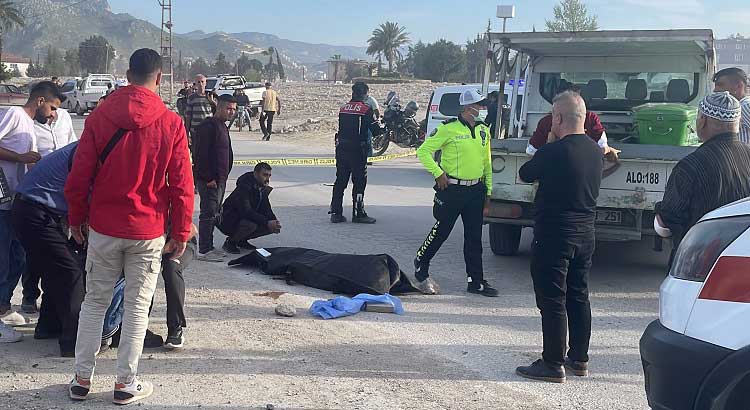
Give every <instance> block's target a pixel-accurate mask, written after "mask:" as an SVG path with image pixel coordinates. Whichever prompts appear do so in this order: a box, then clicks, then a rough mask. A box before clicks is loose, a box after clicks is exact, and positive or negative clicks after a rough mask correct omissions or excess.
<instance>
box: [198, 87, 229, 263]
mask: <svg viewBox="0 0 750 410" xmlns="http://www.w3.org/2000/svg"><path fill="white" fill-rule="evenodd" d="M236 110H237V100H235V98H234V97H233V96H231V95H222V96H221V97H219V103H218V105H217V107H216V114H215V115H214V116H213V117H208V118H206V119H205V120H203V122H201V123H200V125H198V126H197V127H196V128H195V135H194V139H193V164H194V173H195V187H196V188H197V189H198V194H199V195H200V198H201V201H200V207H201V210H200V215H199V216H198V221H199V222H198V260H202V261H206V262H221V261H222V260H223V258H224V255H223V254H222V253H221V252H219V251H218V250H216V249H214V225H215V222H216V215H217V214H218V213H219V210H220V209H221V202H222V200H223V199H224V191H225V190H226V184H227V178H228V177H229V172H230V171H231V170H232V161H233V154H232V141H231V139H230V138H229V128H227V125H226V122H227V121H229V120H231V119H232V118H234V112H235V111H236Z"/></svg>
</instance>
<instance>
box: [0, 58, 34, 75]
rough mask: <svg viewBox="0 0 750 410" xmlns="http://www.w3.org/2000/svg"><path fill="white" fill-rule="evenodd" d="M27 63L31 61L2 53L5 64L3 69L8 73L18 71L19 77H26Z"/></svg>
mask: <svg viewBox="0 0 750 410" xmlns="http://www.w3.org/2000/svg"><path fill="white" fill-rule="evenodd" d="M29 61H31V60H29V59H28V58H23V57H19V56H17V55H14V54H10V53H3V64H5V68H6V69H7V70H8V71H10V72H13V71H14V70H15V69H18V72H19V73H21V77H27V75H26V71H27V70H28V69H29Z"/></svg>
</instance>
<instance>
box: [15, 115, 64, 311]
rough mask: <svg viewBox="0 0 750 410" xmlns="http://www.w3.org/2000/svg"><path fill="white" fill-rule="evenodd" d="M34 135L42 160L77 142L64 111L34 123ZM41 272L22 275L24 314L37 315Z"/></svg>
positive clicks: (22, 307) (29, 272) (28, 271)
mask: <svg viewBox="0 0 750 410" xmlns="http://www.w3.org/2000/svg"><path fill="white" fill-rule="evenodd" d="M34 135H35V136H36V146H37V150H36V151H37V152H38V153H39V155H41V156H42V158H44V157H46V156H47V155H49V154H51V153H53V152H55V151H57V150H58V149H60V148H62V147H64V146H66V145H68V144H70V143H73V142H75V141H78V137H77V136H76V133H75V131H74V130H73V120H72V119H71V118H70V114H68V112H67V111H66V110H63V109H58V110H56V111H52V118H50V119H49V120H48V121H47V122H46V123H44V124H42V123H41V122H39V121H34ZM41 274H42V272H32V271H30V270H28V269H27V270H26V271H25V272H24V273H23V279H22V281H21V283H22V284H23V300H22V302H21V310H22V311H23V312H24V313H37V304H36V301H37V299H39V296H41V295H42V292H41V291H40V290H39V279H40V275H41Z"/></svg>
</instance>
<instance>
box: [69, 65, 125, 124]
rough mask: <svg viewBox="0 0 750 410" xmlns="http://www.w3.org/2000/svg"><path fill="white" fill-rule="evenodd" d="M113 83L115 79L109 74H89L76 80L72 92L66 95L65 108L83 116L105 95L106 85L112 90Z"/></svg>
mask: <svg viewBox="0 0 750 410" xmlns="http://www.w3.org/2000/svg"><path fill="white" fill-rule="evenodd" d="M115 83H116V81H115V77H114V76H113V75H111V74H89V75H88V77H84V78H83V79H81V80H78V82H77V83H76V86H75V88H74V89H73V91H72V92H69V93H68V94H67V96H68V100H66V106H65V108H67V109H68V110H69V111H71V110H72V111H74V112H75V113H76V114H77V115H79V116H83V115H84V114H86V113H87V112H88V111H91V110H93V109H94V107H96V104H97V103H98V102H99V99H100V98H101V97H102V96H103V95H105V94H107V90H108V89H109V88H107V84H111V86H112V88H113V89H114V86H115ZM66 84H67V83H66Z"/></svg>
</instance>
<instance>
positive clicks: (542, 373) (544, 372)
mask: <svg viewBox="0 0 750 410" xmlns="http://www.w3.org/2000/svg"><path fill="white" fill-rule="evenodd" d="M516 374H517V375H519V376H521V377H525V378H527V379H532V380H541V381H544V382H552V383H565V369H564V368H563V367H562V366H550V365H549V364H547V363H546V362H545V361H544V360H543V359H539V360H537V361H535V362H534V363H532V364H531V366H520V367H517V368H516Z"/></svg>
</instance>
